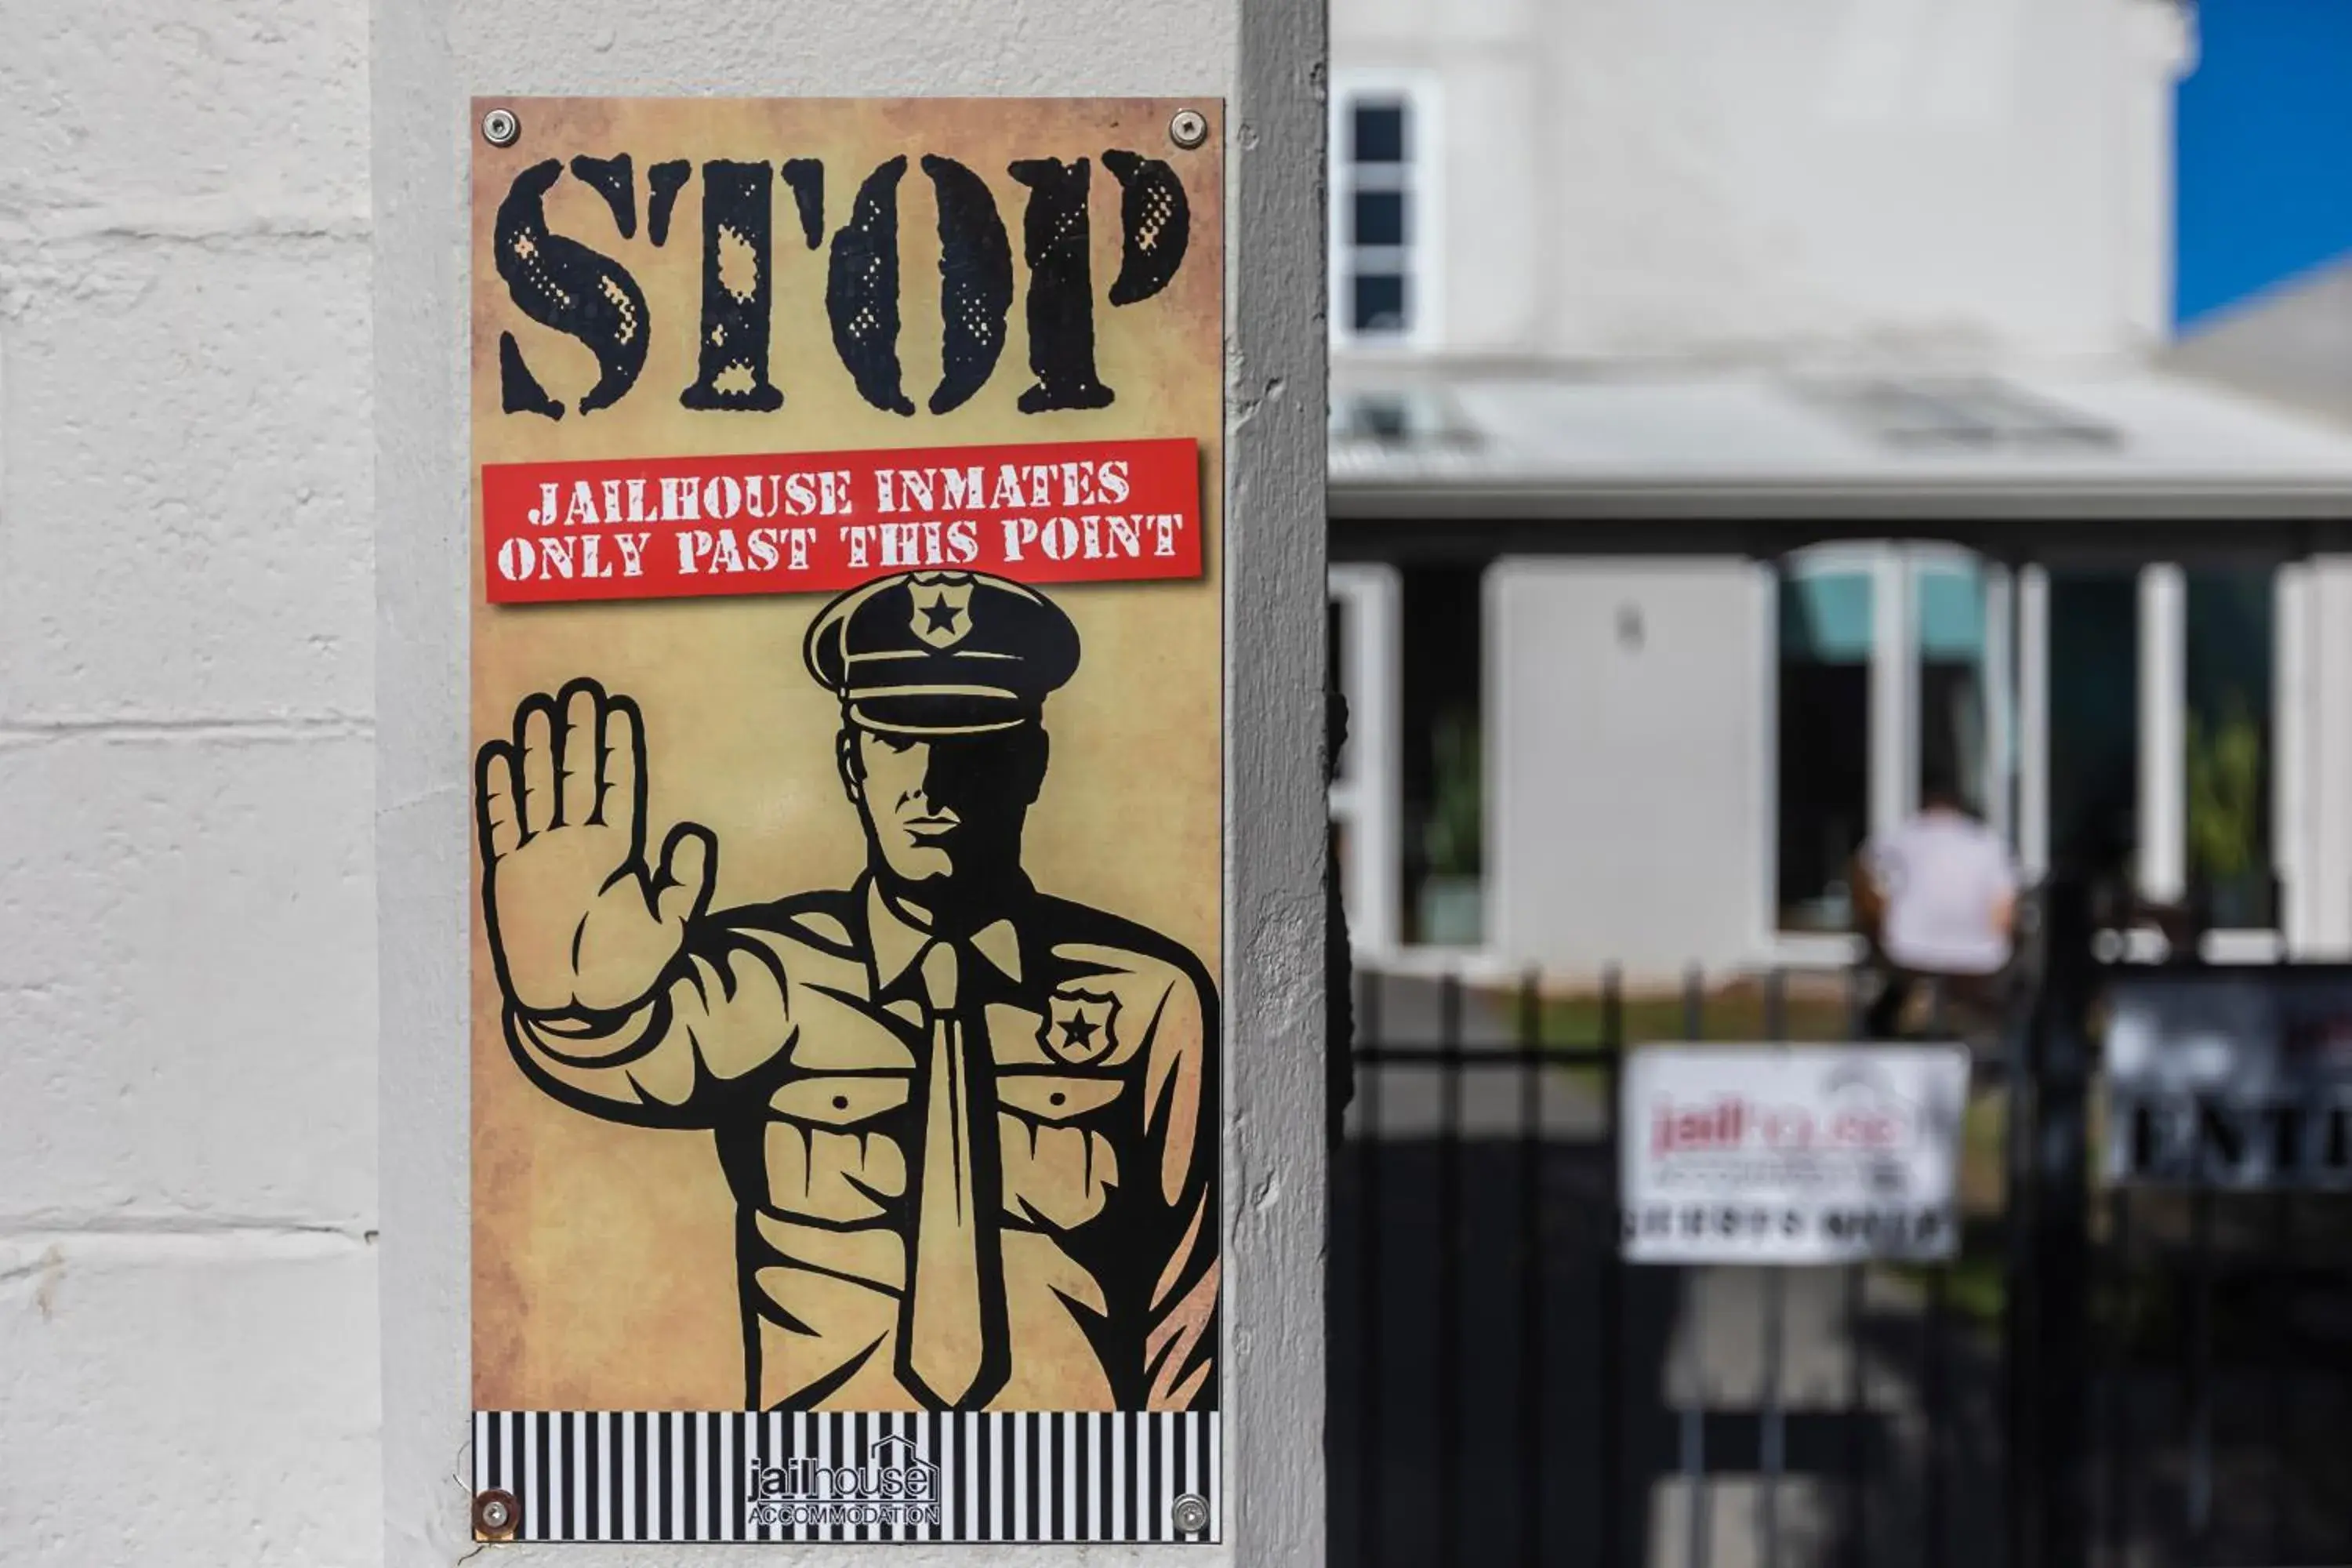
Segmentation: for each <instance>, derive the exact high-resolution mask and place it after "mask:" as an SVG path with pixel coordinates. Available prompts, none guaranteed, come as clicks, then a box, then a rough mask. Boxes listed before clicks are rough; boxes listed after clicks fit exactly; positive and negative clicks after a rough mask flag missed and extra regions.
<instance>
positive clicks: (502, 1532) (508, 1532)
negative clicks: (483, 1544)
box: [474, 1491, 522, 1541]
mask: <svg viewBox="0 0 2352 1568" xmlns="http://www.w3.org/2000/svg"><path fill="white" fill-rule="evenodd" d="M521 1512H522V1510H521V1507H520V1505H519V1504H518V1503H517V1502H516V1501H515V1497H514V1493H512V1492H501V1491H487V1492H477V1493H475V1494H474V1534H475V1535H476V1536H478V1538H480V1539H481V1540H484V1541H512V1540H513V1539H514V1532H515V1521H516V1520H517V1519H518V1518H520V1515H521Z"/></svg>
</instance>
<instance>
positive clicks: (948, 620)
mask: <svg viewBox="0 0 2352 1568" xmlns="http://www.w3.org/2000/svg"><path fill="white" fill-rule="evenodd" d="M908 586H909V587H910V588H911V589H912V592H911V593H909V594H908V599H909V600H911V601H912V602H913V605H914V615H913V616H912V618H911V619H909V620H908V623H907V626H908V630H909V631H912V632H913V633H914V634H915V636H916V637H917V638H918V639H919V640H920V641H922V642H926V643H929V645H930V646H931V647H955V645H956V644H958V643H960V642H961V641H963V639H964V638H965V637H966V636H968V635H969V634H970V633H971V578H970V577H948V576H946V575H944V574H940V575H936V576H935V575H933V574H929V573H923V572H919V573H917V574H915V575H914V577H913V578H912V579H911V580H910V582H909V584H908Z"/></svg>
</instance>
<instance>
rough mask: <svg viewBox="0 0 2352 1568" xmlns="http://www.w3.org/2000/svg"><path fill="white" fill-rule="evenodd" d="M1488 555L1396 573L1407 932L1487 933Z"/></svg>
mask: <svg viewBox="0 0 2352 1568" xmlns="http://www.w3.org/2000/svg"><path fill="white" fill-rule="evenodd" d="M1485 577H1486V568H1485V565H1484V563H1479V564H1475V565H1453V564H1447V565H1442V566H1441V565H1417V566H1412V567H1409V568H1407V569H1406V570H1405V571H1404V572H1403V573H1402V582H1401V584H1400V586H1401V590H1402V591H1401V593H1400V595H1399V615H1398V624H1399V626H1400V628H1401V630H1402V637H1401V638H1400V653H1401V656H1402V671H1401V678H1400V681H1399V690H1400V695H1401V699H1402V700H1401V702H1400V704H1399V711H1398V719H1399V722H1398V725H1397V733H1398V738H1399V742H1400V743H1399V747H1398V750H1399V764H1400V765H1399V769H1398V773H1399V784H1400V786H1401V795H1402V800H1401V807H1402V827H1403V832H1402V835H1401V841H1402V842H1401V847H1402V851H1403V861H1404V866H1403V883H1404V887H1403V891H1404V899H1403V904H1404V909H1403V914H1404V940H1405V941H1406V942H1412V943H1417V944H1420V945H1423V946H1430V947H1476V946H1477V945H1478V944H1479V943H1480V942H1482V941H1483V940H1484V939H1485V936H1486V880H1485V873H1486V784H1485V769H1484V762H1485V757H1486V737H1485V731H1484V729H1483V727H1482V725H1481V722H1480V721H1481V719H1482V718H1483V716H1484V710H1485V702H1484V698H1483V691H1482V688H1483V684H1484V682H1483V679H1482V678H1483V676H1484V673H1485V668H1486V646H1485V636H1486V633H1485V624H1486V618H1485V594H1486V590H1485Z"/></svg>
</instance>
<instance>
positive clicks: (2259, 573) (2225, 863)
mask: <svg viewBox="0 0 2352 1568" xmlns="http://www.w3.org/2000/svg"><path fill="white" fill-rule="evenodd" d="M2187 599H2188V603H2187V605H2186V611H2187V614H2186V620H2187V623H2188V624H2187V627H2186V637H2185V641H2186V644H2187V646H2186V647H2185V648H2184V649H2183V652H2184V653H2185V655H2186V657H2187V659H2188V668H2187V670H2186V672H2185V674H2186V677H2187V679H2186V682H2185V684H2186V685H2187V687H2188V698H2189V713H2188V724H2187V726H2186V728H2187V731H2188V733H2187V735H2186V737H2185V740H2186V742H2187V747H2188V755H2187V757H2186V758H2185V759H2184V765H2185V774H2186V783H2187V786H2188V797H2189V798H2188V808H2189V809H2188V822H2187V827H2188V832H2189V846H2188V848H2189V854H2188V868H2189V888H2190V889H2191V891H2192V892H2194V893H2197V894H2199V895H2200V896H2201V897H2203V898H2204V899H2206V900H2209V911H2208V912H2209V913H2210V917H2211V919H2212V921H2213V923H2214V924H2215V925H2218V926H2224V927H2231V928H2238V929H2244V928H2262V927H2268V926H2271V925H2273V924H2274V923H2276V921H2277V919H2278V911H2277V910H2275V909H2273V907H2272V899H2271V868H2272V861H2271V746H2272V737H2271V708H2272V700H2273V690H2274V687H2273V681H2274V679H2275V677H2274V672H2273V668H2272V663H2273V637H2274V631H2273V616H2272V611H2271V574H2270V572H2269V571H2268V570H2267V569H2265V568H2261V567H2253V568H2243V569H2239V570H2235V571H2231V570H2226V569H2223V570H2197V571H2191V572H2189V574H2188V595H2187Z"/></svg>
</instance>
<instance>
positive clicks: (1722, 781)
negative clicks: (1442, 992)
mask: <svg viewBox="0 0 2352 1568" xmlns="http://www.w3.org/2000/svg"><path fill="white" fill-rule="evenodd" d="M1767 603H1768V600H1767V597H1766V595H1765V593H1764V592H1763V589H1762V586H1761V585H1760V580H1759V572H1758V569H1757V568H1756V567H1755V566H1754V565H1752V564H1751V563H1748V562H1745V561H1737V560H1717V561H1691V562H1678V561H1664V560H1654V561H1642V560H1624V561H1609V560H1591V559H1587V560H1580V561H1541V560H1504V561H1499V562H1497V563H1496V564H1495V565H1494V567H1493V568H1492V569H1491V571H1490V573H1489V574H1488V576H1487V579H1486V646H1487V657H1488V660H1489V665H1488V674H1487V682H1488V684H1487V687H1486V692H1487V733H1488V735H1489V736H1490V737H1491V740H1490V742H1489V753H1488V765H1489V768H1490V770H1491V776H1490V780H1489V783H1488V785H1487V819H1486V843H1487V846H1488V854H1487V864H1486V909H1487V918H1488V922H1489V926H1488V930H1489V942H1488V946H1489V947H1490V948H1491V949H1492V951H1493V952H1495V953H1496V954H1497V955H1499V956H1502V957H1504V958H1507V960H1508V961H1509V962H1510V963H1512V964H1513V965H1515V966H1516V965H1519V964H1526V963H1538V964H1541V965H1543V966H1545V967H1546V968H1548V969H1549V970H1552V971H1555V972H1558V973H1571V974H1588V973H1591V972H1592V971H1593V970H1594V969H1596V968H1597V967H1598V966H1600V965H1601V964H1602V963H1617V964H1621V965H1622V966H1623V967H1624V970H1625V972H1626V973H1627V974H1628V975H1629V976H1631V977H1633V978H1635V979H1653V980H1654V979H1661V978H1672V977H1673V976H1675V975H1676V974H1679V973H1682V971H1683V969H1684V968H1685V965H1687V964H1690V963H1701V964H1704V965H1705V966H1706V967H1707V968H1709V969H1715V970H1719V969H1723V968H1727V967H1731V966H1735V965H1738V964H1740V963H1750V962H1753V961H1755V960H1756V959H1758V958H1759V956H1761V953H1760V951H1759V950H1760V949H1761V948H1762V947H1763V945H1764V928H1765V923H1766V919H1767V912H1768V911H1767V904H1766V893H1767V889H1766V887H1765V883H1764V878H1765V876H1766V874H1767V872H1768V869H1769V859H1768V854H1769V847H1770V846H1769V842H1768V839H1769V834H1770V832H1771V826H1772V821H1773V817H1772V811H1771V802H1770V799H1769V778H1770V773H1769V765H1770V763H1769V750H1768V749H1767V744H1766V742H1767V737H1766V735H1765V734H1764V726H1765V724H1766V722H1767V719H1768V715H1769V707H1768V705H1767V702H1766V696H1767V692H1768V687H1767V686H1766V684H1765V683H1766V682H1767V681H1768V680H1769V678H1770V673H1771V671H1770V666H1769V662H1766V661H1764V659H1763V654H1764V652H1765V649H1766V646H1767V645H1766V641H1765V630H1766V628H1765V624H1764V621H1763V614H1764V610H1765V607H1766V605H1767ZM1759 664H1760V665H1762V668H1760V669H1759ZM1596 760H1605V764H1604V765H1598V766H1596V765H1594V764H1595V762H1596Z"/></svg>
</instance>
